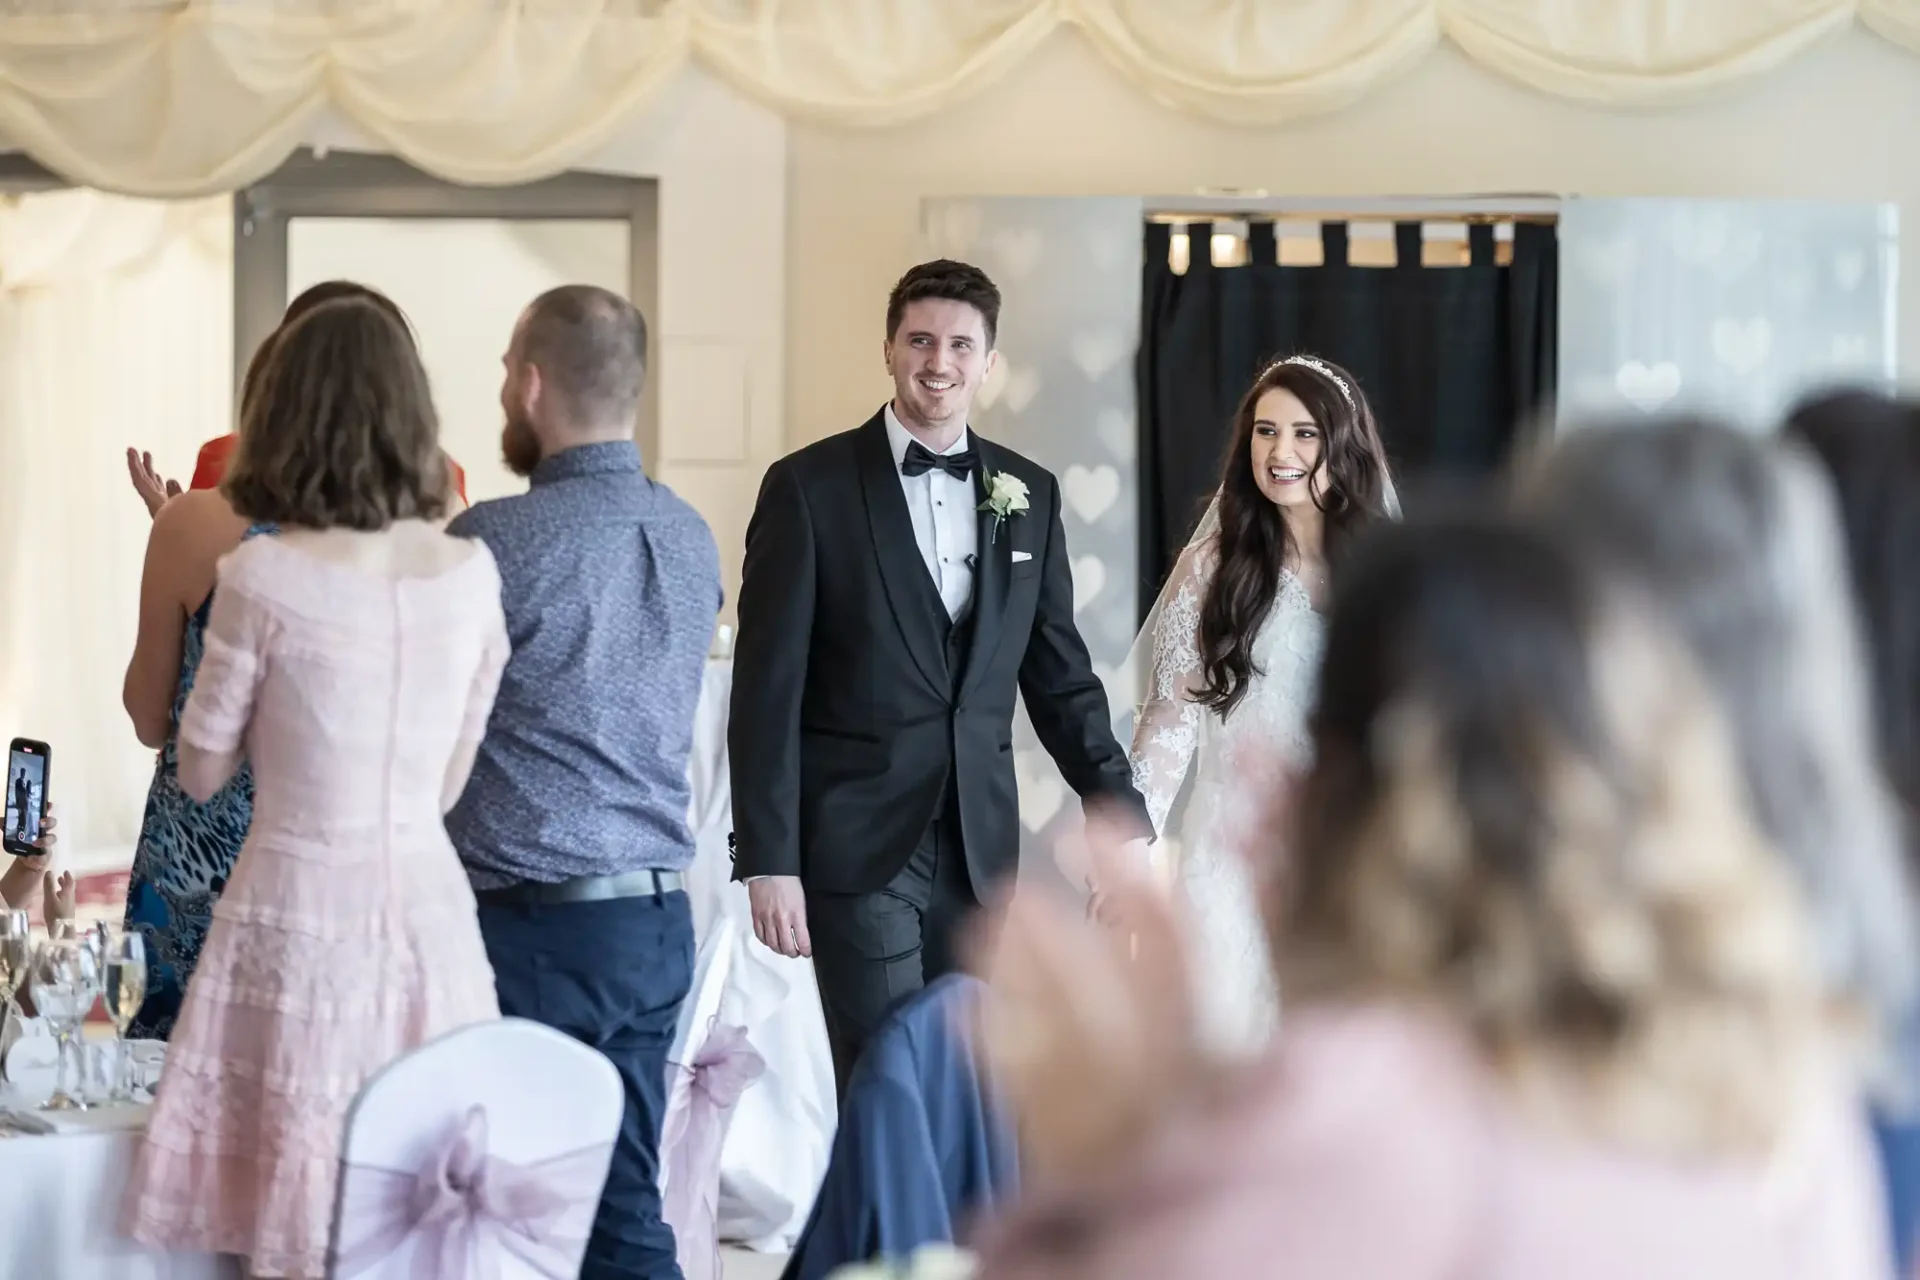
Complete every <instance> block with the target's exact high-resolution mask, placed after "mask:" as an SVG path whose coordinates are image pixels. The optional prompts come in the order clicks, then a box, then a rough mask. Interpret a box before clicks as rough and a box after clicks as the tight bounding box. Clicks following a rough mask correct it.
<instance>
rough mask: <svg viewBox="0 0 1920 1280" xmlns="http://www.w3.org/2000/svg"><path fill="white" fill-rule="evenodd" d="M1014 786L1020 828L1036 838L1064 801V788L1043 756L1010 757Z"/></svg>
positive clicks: (1020, 754)
mask: <svg viewBox="0 0 1920 1280" xmlns="http://www.w3.org/2000/svg"><path fill="white" fill-rule="evenodd" d="M1013 780H1014V786H1015V788H1016V789H1017V790H1018V791H1019V793H1020V825H1021V826H1023V827H1025V828H1026V829H1027V830H1028V831H1031V832H1033V833H1034V834H1036V835H1038V834H1039V833H1040V832H1042V831H1044V830H1046V827H1047V824H1048V823H1049V822H1052V821H1053V819H1054V816H1055V815H1056V814H1058V813H1059V812H1060V806H1061V805H1063V804H1065V803H1066V801H1067V784H1066V783H1065V782H1062V781H1061V780H1060V773H1059V771H1058V770H1057V769H1055V768H1054V767H1053V761H1052V760H1049V759H1048V758H1047V756H1046V753H1045V752H1042V751H1028V750H1021V751H1016V752H1014V753H1013Z"/></svg>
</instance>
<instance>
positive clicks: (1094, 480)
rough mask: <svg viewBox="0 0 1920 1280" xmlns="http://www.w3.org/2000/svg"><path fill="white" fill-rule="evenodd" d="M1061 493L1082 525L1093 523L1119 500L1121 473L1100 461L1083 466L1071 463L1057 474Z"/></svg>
mask: <svg viewBox="0 0 1920 1280" xmlns="http://www.w3.org/2000/svg"><path fill="white" fill-rule="evenodd" d="M1060 496H1061V497H1062V498H1064V499H1066V503H1067V506H1068V508H1069V509H1070V510H1072V512H1073V514H1075V515H1076V516H1079V517H1080V521H1081V523H1083V524H1093V523H1094V522H1095V521H1097V520H1099V519H1100V517H1101V516H1103V515H1105V514H1107V512H1109V511H1111V510H1113V504H1114V503H1116V502H1118V501H1120V473H1119V472H1118V471H1115V470H1114V469H1113V468H1112V467H1109V466H1107V465H1106V464H1105V463H1101V464H1100V465H1099V466H1097V467H1083V466H1081V465H1080V464H1079V463H1077V462H1076V463H1074V464H1073V465H1072V466H1070V467H1068V468H1067V469H1066V471H1064V472H1063V473H1061V476H1060Z"/></svg>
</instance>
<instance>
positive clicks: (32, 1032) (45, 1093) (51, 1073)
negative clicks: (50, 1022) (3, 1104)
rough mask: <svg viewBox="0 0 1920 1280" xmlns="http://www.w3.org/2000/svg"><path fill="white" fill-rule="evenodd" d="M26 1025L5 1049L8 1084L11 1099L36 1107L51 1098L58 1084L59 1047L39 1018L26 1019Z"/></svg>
mask: <svg viewBox="0 0 1920 1280" xmlns="http://www.w3.org/2000/svg"><path fill="white" fill-rule="evenodd" d="M25 1024H26V1025H25V1027H24V1029H23V1030H22V1032H21V1033H20V1035H19V1036H18V1037H17V1038H16V1039H15V1040H14V1042H13V1044H12V1045H10V1046H8V1048H7V1056H6V1066H7V1084H8V1086H9V1091H10V1092H11V1093H12V1094H13V1095H14V1097H16V1098H18V1099H19V1100H20V1101H22V1102H24V1103H26V1104H27V1105H28V1106H34V1107H37V1106H39V1105H40V1104H41V1103H42V1102H45V1101H46V1100H47V1099H48V1098H50V1097H52V1096H53V1089H54V1085H55V1084H56V1083H58V1081H59V1078H60V1067H59V1064H60V1046H59V1043H58V1042H57V1041H55V1040H54V1038H53V1033H52V1032H50V1031H48V1030H47V1026H46V1023H44V1022H41V1021H40V1019H38V1018H28V1019H26V1020H25Z"/></svg>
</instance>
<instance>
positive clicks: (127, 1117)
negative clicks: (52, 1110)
mask: <svg viewBox="0 0 1920 1280" xmlns="http://www.w3.org/2000/svg"><path fill="white" fill-rule="evenodd" d="M145 1119H146V1108H145V1107H108V1108H101V1109H98V1110H95V1111H89V1112H85V1113H81V1114H79V1115H77V1116H73V1117H61V1118H60V1122H61V1123H62V1124H63V1125H64V1126H68V1127H71V1128H72V1129H73V1130H75V1131H73V1132H64V1133H59V1134H55V1135H54V1136H52V1137H45V1138H0V1280H239V1276H240V1267H239V1264H238V1263H237V1262H236V1261H235V1260H233V1259H231V1258H221V1257H215V1256H214V1255H212V1254H166V1253H154V1252H152V1251H151V1250H148V1249H143V1248H141V1247H140V1246H139V1245H137V1244H135V1243H134V1242H133V1241H131V1240H127V1239H123V1238H122V1237H121V1236H120V1234H119V1232H118V1230H117V1227H116V1224H117V1223H118V1222H119V1219H120V1204H121V1200H122V1198H123V1196H124V1195H125V1191H126V1183H127V1171H128V1170H129V1169H130V1168H132V1166H133V1153H134V1148H135V1147H136V1146H137V1145H138V1144H139V1141H140V1134H139V1131H140V1126H141V1124H142V1123H144V1121H145Z"/></svg>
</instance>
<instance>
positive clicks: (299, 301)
mask: <svg viewBox="0 0 1920 1280" xmlns="http://www.w3.org/2000/svg"><path fill="white" fill-rule="evenodd" d="M342 298H358V299H360V300H361V301H364V302H370V303H372V304H373V305H374V306H376V307H378V308H380V309H381V310H382V311H384V312H386V313H387V314H388V315H390V316H392V317H393V318H394V319H395V320H397V321H399V322H400V327H401V328H403V329H405V330H406V331H407V337H408V338H409V339H410V340H411V339H412V337H413V322H412V321H410V320H408V319H407V313H406V312H404V311H402V310H401V309H400V304H399V303H397V302H395V301H394V300H393V299H392V298H389V297H388V296H387V295H386V294H384V293H382V292H380V291H379V290H378V289H375V288H373V287H372V286H371V285H364V284H361V283H360V282H359V281H357V280H322V281H321V282H320V283H319V284H316V285H309V286H308V287H307V288H305V289H303V290H301V291H300V294H299V296H298V297H296V298H295V299H294V300H293V301H292V302H289V303H288V304H287V309H286V312H285V313H284V314H282V315H281V317H280V323H279V324H278V325H276V326H275V327H274V330H273V332H272V333H270V334H268V335H267V336H266V337H265V338H263V339H261V341H260V345H259V346H257V347H255V348H254V349H253V358H252V359H251V360H249V361H248V362H247V374H246V377H245V378H243V379H241V382H240V418H241V420H242V421H245V420H246V416H247V401H249V400H251V399H253V396H254V392H255V391H256V390H257V389H258V388H259V386H260V375H261V374H263V373H265V372H266V368H267V361H268V359H269V358H271V357H272V355H273V343H274V339H276V338H278V337H279V336H280V335H281V334H282V333H283V332H285V331H286V327H287V326H288V325H290V324H292V323H293V322H294V321H295V320H298V319H299V318H300V317H301V316H303V315H305V314H307V312H309V311H312V310H313V309H314V308H315V307H318V306H319V305H320V304H321V303H324V302H338V301H339V300H340V299H342Z"/></svg>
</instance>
